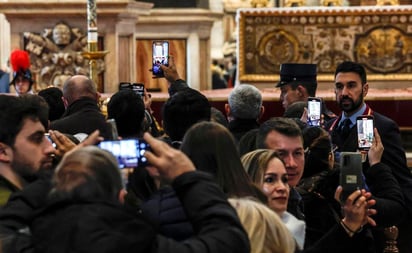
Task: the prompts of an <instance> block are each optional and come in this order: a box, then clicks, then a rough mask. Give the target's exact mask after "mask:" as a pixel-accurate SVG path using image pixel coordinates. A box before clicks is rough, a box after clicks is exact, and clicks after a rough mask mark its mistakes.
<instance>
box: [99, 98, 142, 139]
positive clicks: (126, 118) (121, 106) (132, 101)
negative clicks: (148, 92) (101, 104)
mask: <svg viewBox="0 0 412 253" xmlns="http://www.w3.org/2000/svg"><path fill="white" fill-rule="evenodd" d="M107 116H108V118H109V119H114V120H115V121H116V126H117V132H118V134H119V136H121V137H123V138H128V137H137V136H140V135H141V134H142V130H143V120H144V118H145V107H144V102H143V99H142V97H141V96H140V95H139V94H136V93H135V92H134V91H133V90H120V91H118V92H116V93H115V94H113V95H112V96H111V98H110V101H109V103H108V104H107Z"/></svg>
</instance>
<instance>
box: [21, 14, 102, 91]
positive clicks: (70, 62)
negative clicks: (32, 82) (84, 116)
mask: <svg viewBox="0 0 412 253" xmlns="http://www.w3.org/2000/svg"><path fill="white" fill-rule="evenodd" d="M23 35H24V40H25V49H26V50H27V51H29V52H30V59H31V62H32V71H33V73H35V75H36V84H37V87H36V89H37V90H40V89H44V88H46V87H48V86H56V87H60V88H61V87H62V85H63V83H64V81H65V80H66V79H67V78H68V77H70V76H72V75H76V74H81V75H88V72H89V63H88V60H87V59H85V58H84V57H83V56H82V54H81V53H82V52H83V51H85V50H86V49H87V48H86V46H87V37H86V35H85V34H84V33H82V32H81V30H80V29H79V28H72V27H70V26H69V25H68V24H66V23H64V22H59V23H57V24H56V25H55V26H54V27H52V28H46V29H44V31H43V32H42V33H41V34H40V33H34V32H25V33H24V34H23ZM98 65H99V69H100V71H102V70H103V69H104V63H102V62H100V63H99V64H98Z"/></svg>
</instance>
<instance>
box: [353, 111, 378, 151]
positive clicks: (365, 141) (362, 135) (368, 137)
mask: <svg viewBox="0 0 412 253" xmlns="http://www.w3.org/2000/svg"><path fill="white" fill-rule="evenodd" d="M356 127H357V130H358V149H359V150H369V149H370V147H371V146H372V141H373V138H374V134H373V128H374V125H373V116H372V115H362V116H359V117H357V118H356Z"/></svg>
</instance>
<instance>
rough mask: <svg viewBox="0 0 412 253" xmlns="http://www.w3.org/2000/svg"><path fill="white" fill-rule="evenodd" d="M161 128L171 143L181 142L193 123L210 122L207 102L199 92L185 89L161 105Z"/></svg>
mask: <svg viewBox="0 0 412 253" xmlns="http://www.w3.org/2000/svg"><path fill="white" fill-rule="evenodd" d="M162 118H163V128H164V130H165V133H166V134H167V135H168V136H169V137H170V139H171V140H172V141H181V140H182V139H183V136H184V134H185V133H186V131H187V130H188V129H189V128H190V127H191V126H192V125H194V124H195V123H197V122H200V121H210V103H209V100H208V99H207V98H206V97H205V96H204V95H203V94H201V93H200V92H199V91H197V90H194V89H191V88H185V89H183V90H180V91H178V92H177V93H175V94H173V95H172V96H171V97H170V98H169V99H168V100H167V101H166V102H165V104H164V105H163V111H162Z"/></svg>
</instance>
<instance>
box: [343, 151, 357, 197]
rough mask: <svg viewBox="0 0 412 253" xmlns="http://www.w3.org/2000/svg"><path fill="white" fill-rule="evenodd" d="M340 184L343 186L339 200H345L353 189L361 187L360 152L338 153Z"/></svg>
mask: <svg viewBox="0 0 412 253" xmlns="http://www.w3.org/2000/svg"><path fill="white" fill-rule="evenodd" d="M340 185H341V186H342V188H343V191H342V194H341V201H345V200H346V199H347V198H348V197H349V195H351V194H352V193H353V192H354V191H356V190H360V189H362V188H363V175H362V154H361V153H357V152H342V153H341V154H340Z"/></svg>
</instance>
